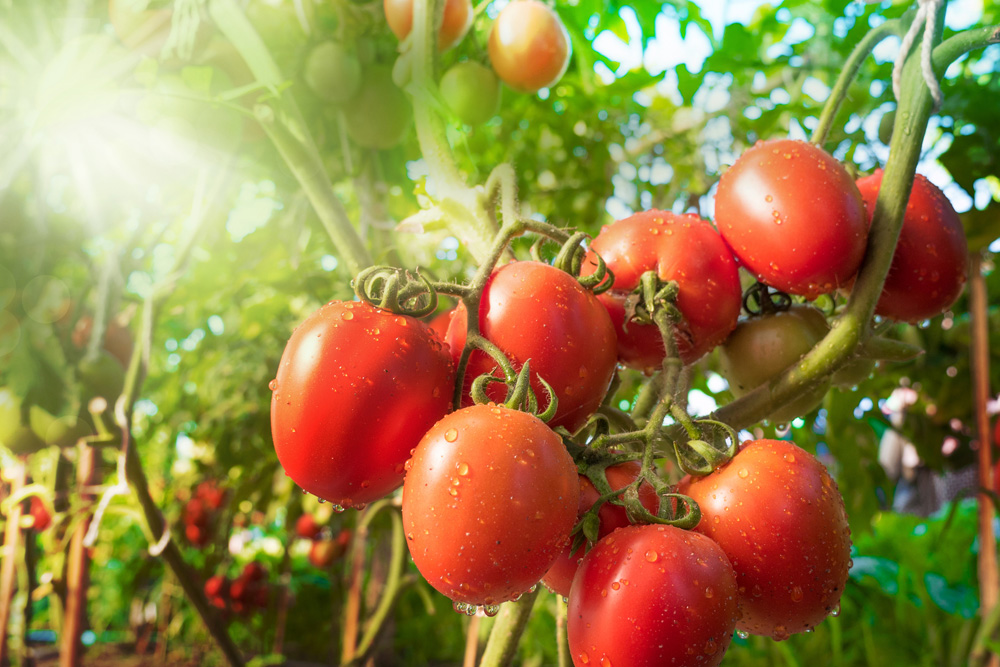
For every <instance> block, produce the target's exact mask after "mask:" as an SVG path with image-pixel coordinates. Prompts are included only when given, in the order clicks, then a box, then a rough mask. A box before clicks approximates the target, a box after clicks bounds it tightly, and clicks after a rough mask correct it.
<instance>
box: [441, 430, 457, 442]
mask: <svg viewBox="0 0 1000 667" xmlns="http://www.w3.org/2000/svg"><path fill="white" fill-rule="evenodd" d="M444 439H445V440H447V441H448V442H455V441H456V440H458V429H454V428H450V429H448V430H447V431H445V432H444Z"/></svg>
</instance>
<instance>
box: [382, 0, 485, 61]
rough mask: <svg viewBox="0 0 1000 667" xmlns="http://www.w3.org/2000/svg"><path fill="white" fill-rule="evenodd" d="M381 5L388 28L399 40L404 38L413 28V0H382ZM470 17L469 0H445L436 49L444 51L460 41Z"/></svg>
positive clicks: (468, 24)
mask: <svg viewBox="0 0 1000 667" xmlns="http://www.w3.org/2000/svg"><path fill="white" fill-rule="evenodd" d="M427 6H428V8H430V7H431V5H427ZM382 7H383V8H384V9H385V20H386V22H387V23H388V24H389V29H390V30H392V32H393V34H395V35H396V38H397V39H398V40H399V41H403V40H404V39H406V38H407V37H408V36H409V34H410V30H412V29H413V0H383V2H382ZM472 18H473V11H472V2H471V0H445V5H444V18H442V20H441V28H440V29H439V30H438V49H439V50H441V51H444V50H445V49H450V48H451V47H453V46H455V45H456V44H458V43H459V42H461V41H462V38H463V37H465V33H467V32H469V28H470V27H471V26H472Z"/></svg>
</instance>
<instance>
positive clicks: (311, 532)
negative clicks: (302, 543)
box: [295, 514, 322, 540]
mask: <svg viewBox="0 0 1000 667" xmlns="http://www.w3.org/2000/svg"><path fill="white" fill-rule="evenodd" d="M321 530H322V528H321V527H320V525H319V524H318V523H316V518H315V517H314V516H313V515H312V514H303V515H302V516H300V517H299V518H298V519H297V520H296V521H295V534H296V535H298V536H299V537H301V538H302V539H305V540H314V539H316V536H317V535H319V533H320V531H321Z"/></svg>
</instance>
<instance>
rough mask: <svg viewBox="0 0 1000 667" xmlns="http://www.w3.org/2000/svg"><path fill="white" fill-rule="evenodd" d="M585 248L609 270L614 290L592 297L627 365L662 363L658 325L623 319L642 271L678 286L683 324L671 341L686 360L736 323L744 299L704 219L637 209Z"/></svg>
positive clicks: (593, 263)
mask: <svg viewBox="0 0 1000 667" xmlns="http://www.w3.org/2000/svg"><path fill="white" fill-rule="evenodd" d="M590 249H591V250H592V251H593V252H595V253H597V254H598V255H600V256H601V258H602V259H603V260H604V261H605V263H606V264H607V265H608V268H610V269H611V271H612V272H613V273H614V274H615V284H614V287H613V288H612V289H611V290H609V291H607V292H604V293H603V294H601V295H600V296H598V298H599V299H600V300H601V303H603V304H604V307H605V308H607V309H608V313H609V314H610V315H611V320H612V321H613V322H614V323H615V329H616V330H617V333H618V357H619V359H621V361H622V363H624V364H625V365H627V366H631V367H632V368H638V369H640V370H644V371H649V370H653V369H655V368H656V367H658V366H659V365H660V364H661V363H662V362H663V356H664V349H663V340H662V339H661V338H660V331H659V329H658V328H657V327H656V325H654V324H648V325H638V324H627V325H626V324H625V298H626V297H627V296H628V295H629V293H630V292H631V291H632V290H633V289H635V287H636V286H638V284H639V279H640V278H641V277H642V274H643V273H645V272H647V271H656V273H657V275H658V276H659V277H660V279H661V280H664V281H669V280H674V281H677V284H678V286H679V287H680V291H679V292H678V295H677V307H678V308H679V309H680V311H681V313H682V314H683V315H684V321H683V322H681V323H680V324H679V326H678V328H677V336H676V338H677V347H678V348H679V352H680V357H681V359H682V360H683V361H684V363H686V364H689V363H691V362H693V361H697V360H698V359H699V358H700V357H701V356H702V355H704V354H705V353H706V352H708V351H709V350H711V349H712V348H713V347H715V346H716V345H718V344H719V343H721V342H722V341H724V340H725V339H726V336H728V335H729V332H730V331H732V330H733V327H735V326H736V320H737V318H739V316H740V305H741V300H742V288H741V287H740V277H739V273H738V271H737V268H736V261H735V260H734V259H733V254H732V252H731V251H730V250H729V248H728V247H726V244H725V242H724V241H723V240H722V237H720V236H719V234H718V233H717V232H716V231H715V229H714V228H713V227H712V225H711V223H709V222H708V221H706V220H702V219H701V218H699V217H698V216H696V215H693V214H686V215H676V214H674V213H670V212H669V211H657V210H651V211H643V212H642V213H636V214H635V215H633V216H631V217H628V218H625V219H624V220H619V221H618V222H616V223H614V224H612V225H608V226H607V227H604V229H602V230H601V233H600V234H598V235H597V238H595V239H594V241H593V243H591V244H590ZM596 268H597V260H596V259H595V258H594V257H593V254H589V255H588V256H587V261H585V262H584V268H583V270H582V273H583V274H584V275H590V274H591V273H593V272H594V270H595V269H596Z"/></svg>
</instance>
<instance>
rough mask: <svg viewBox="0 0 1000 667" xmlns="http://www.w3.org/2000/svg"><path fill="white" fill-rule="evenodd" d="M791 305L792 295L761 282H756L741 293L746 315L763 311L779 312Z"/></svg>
mask: <svg viewBox="0 0 1000 667" xmlns="http://www.w3.org/2000/svg"><path fill="white" fill-rule="evenodd" d="M791 305H792V297H790V296H788V295H787V294H785V293H784V292H779V291H777V290H775V291H774V292H772V291H771V288H770V287H768V286H767V285H765V284H764V283H762V282H756V283H754V284H753V285H751V286H750V287H748V288H747V290H746V292H744V293H743V310H745V311H746V313H747V314H748V315H763V314H764V313H780V312H782V311H784V310H788V309H789V308H790V307H791Z"/></svg>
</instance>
